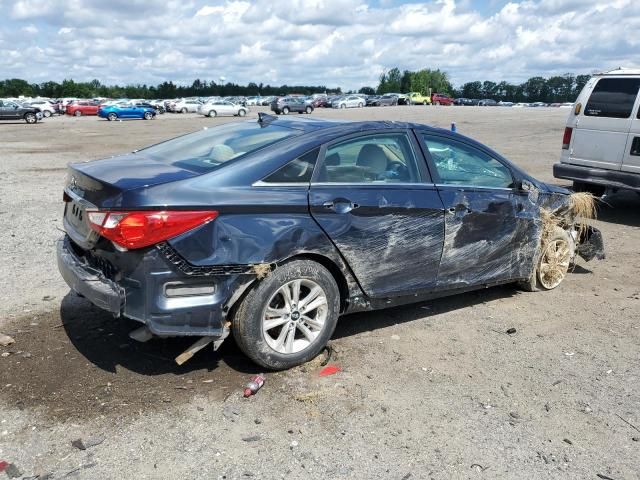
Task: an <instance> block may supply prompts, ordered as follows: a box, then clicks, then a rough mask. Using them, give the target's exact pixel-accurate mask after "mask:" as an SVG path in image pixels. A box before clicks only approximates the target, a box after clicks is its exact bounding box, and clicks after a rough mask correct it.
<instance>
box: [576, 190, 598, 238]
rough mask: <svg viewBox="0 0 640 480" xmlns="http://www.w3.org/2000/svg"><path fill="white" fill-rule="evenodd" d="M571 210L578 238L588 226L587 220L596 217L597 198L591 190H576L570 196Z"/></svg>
mask: <svg viewBox="0 0 640 480" xmlns="http://www.w3.org/2000/svg"><path fill="white" fill-rule="evenodd" d="M569 210H570V211H571V213H572V215H573V218H574V220H573V221H574V225H575V226H576V230H577V231H578V238H582V236H583V235H584V233H585V231H586V230H587V228H588V226H589V225H588V224H587V221H588V220H592V219H594V218H596V198H595V197H594V196H593V195H592V194H591V193H589V192H576V193H572V194H571V195H570V196H569Z"/></svg>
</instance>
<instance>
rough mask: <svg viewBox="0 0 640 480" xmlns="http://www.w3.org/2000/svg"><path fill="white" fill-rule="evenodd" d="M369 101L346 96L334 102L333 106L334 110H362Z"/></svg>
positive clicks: (357, 96)
mask: <svg viewBox="0 0 640 480" xmlns="http://www.w3.org/2000/svg"><path fill="white" fill-rule="evenodd" d="M366 103H367V101H366V100H365V99H364V98H362V97H361V96H359V95H346V96H344V97H340V98H338V99H337V100H334V101H333V103H332V104H331V106H332V107H333V108H362V107H364V106H365V104H366Z"/></svg>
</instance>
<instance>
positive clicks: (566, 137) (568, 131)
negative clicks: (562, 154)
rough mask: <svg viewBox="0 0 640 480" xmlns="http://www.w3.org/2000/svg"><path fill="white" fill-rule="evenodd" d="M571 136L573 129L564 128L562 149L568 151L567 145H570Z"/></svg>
mask: <svg viewBox="0 0 640 480" xmlns="http://www.w3.org/2000/svg"><path fill="white" fill-rule="evenodd" d="M572 134H573V128H571V127H566V128H565V129H564V136H563V137H562V149H563V150H569V144H570V143H571V135H572Z"/></svg>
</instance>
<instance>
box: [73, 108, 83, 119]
mask: <svg viewBox="0 0 640 480" xmlns="http://www.w3.org/2000/svg"><path fill="white" fill-rule="evenodd" d="M73 115H74V116H76V117H81V116H82V112H81V111H80V110H76V111H75V112H73Z"/></svg>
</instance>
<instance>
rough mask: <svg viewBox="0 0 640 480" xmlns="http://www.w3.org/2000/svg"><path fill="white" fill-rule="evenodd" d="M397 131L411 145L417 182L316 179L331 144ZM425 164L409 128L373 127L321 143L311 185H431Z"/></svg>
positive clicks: (378, 186)
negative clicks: (323, 180) (373, 128)
mask: <svg viewBox="0 0 640 480" xmlns="http://www.w3.org/2000/svg"><path fill="white" fill-rule="evenodd" d="M398 133H400V134H403V135H405V136H406V138H407V141H408V142H409V145H410V146H411V150H412V152H413V156H414V158H415V162H416V169H417V172H416V173H417V174H418V177H419V178H418V181H417V182H380V183H375V182H319V181H318V175H319V172H320V169H321V167H322V166H323V165H324V161H325V158H326V153H327V150H328V149H329V148H331V147H332V146H334V145H336V144H339V143H343V142H347V141H350V140H353V139H356V138H360V137H371V136H375V135H389V134H398ZM425 166H426V163H425V158H424V153H423V152H422V149H421V147H420V145H419V143H418V142H417V141H416V138H415V136H414V135H412V134H411V129H410V128H391V129H375V130H367V131H361V132H355V133H351V134H349V135H344V136H341V137H339V138H334V139H333V140H331V141H329V142H327V143H325V144H323V145H322V147H321V148H320V152H319V154H318V159H317V160H316V166H315V168H314V170H313V175H312V176H311V186H316V185H317V186H323V187H328V186H332V185H336V186H341V187H343V186H346V185H355V186H358V187H361V186H371V187H377V188H380V187H384V186H391V187H394V188H397V187H398V186H404V185H408V186H412V187H413V188H415V187H416V186H424V185H430V186H433V180H432V177H431V175H430V174H429V170H428V169H427V168H425Z"/></svg>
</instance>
